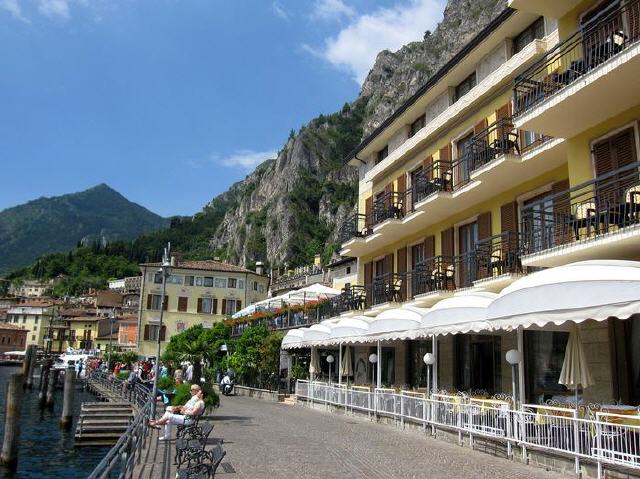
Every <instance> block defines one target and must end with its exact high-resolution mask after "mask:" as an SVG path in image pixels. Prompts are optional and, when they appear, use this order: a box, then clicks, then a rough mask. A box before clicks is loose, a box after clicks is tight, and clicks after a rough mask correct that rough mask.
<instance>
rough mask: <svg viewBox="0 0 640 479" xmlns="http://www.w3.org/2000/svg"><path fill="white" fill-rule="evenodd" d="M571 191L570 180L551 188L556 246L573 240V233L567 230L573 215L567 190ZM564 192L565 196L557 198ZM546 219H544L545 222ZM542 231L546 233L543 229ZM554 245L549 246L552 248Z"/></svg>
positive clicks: (559, 182) (560, 182)
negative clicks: (567, 222) (567, 224)
mask: <svg viewBox="0 0 640 479" xmlns="http://www.w3.org/2000/svg"><path fill="white" fill-rule="evenodd" d="M568 189H569V180H562V181H558V182H556V183H554V184H553V186H552V187H551V194H552V195H554V198H553V217H554V223H555V226H554V244H563V243H567V242H571V241H572V238H573V236H572V235H573V231H569V230H567V229H566V228H565V224H566V221H567V220H568V219H569V215H570V214H571V205H570V197H569V193H568V192H567V190H568ZM562 191H564V192H565V193H564V194H561V195H559V196H555V195H556V194H557V193H560V192H562ZM544 220H545V218H544V217H543V218H542V221H544ZM541 231H544V229H542V230H541ZM551 246H552V245H547V247H551Z"/></svg>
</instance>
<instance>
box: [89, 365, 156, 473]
mask: <svg viewBox="0 0 640 479" xmlns="http://www.w3.org/2000/svg"><path fill="white" fill-rule="evenodd" d="M87 381H88V382H89V381H95V382H97V383H99V384H100V385H102V386H103V387H107V389H109V390H111V391H113V392H116V393H119V394H120V395H121V396H122V398H123V399H127V400H128V401H129V402H131V403H132V404H133V405H134V406H136V407H135V409H137V414H135V415H134V419H133V421H132V422H131V423H130V424H129V427H127V430H126V431H125V432H124V433H123V434H122V436H120V439H118V442H117V443H116V444H115V445H114V446H113V447H112V448H111V449H110V450H109V452H108V453H107V454H106V455H105V457H104V458H103V459H102V460H101V461H100V462H99V463H98V465H97V466H96V467H95V468H94V469H93V471H92V472H91V474H89V476H88V479H111V478H112V477H113V478H118V479H126V478H132V477H133V470H134V468H135V466H136V465H137V464H139V463H140V452H141V450H142V448H143V447H144V446H145V445H146V439H147V435H148V434H149V425H148V419H149V418H150V417H151V409H152V405H153V400H154V398H153V397H152V393H151V391H149V390H148V389H147V388H145V387H144V386H142V385H140V384H136V385H135V387H134V388H133V389H132V390H130V391H129V392H128V393H127V394H124V395H123V394H122V385H123V383H124V381H122V380H120V379H117V378H114V379H113V381H109V379H108V376H107V374H106V373H104V372H97V373H94V374H93V375H91V376H90V377H89V378H88V379H87ZM135 409H134V410H135Z"/></svg>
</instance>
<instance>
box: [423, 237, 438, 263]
mask: <svg viewBox="0 0 640 479" xmlns="http://www.w3.org/2000/svg"><path fill="white" fill-rule="evenodd" d="M435 255H436V237H435V236H434V235H431V236H427V237H426V238H425V239H424V259H428V258H433V257H434V256H435Z"/></svg>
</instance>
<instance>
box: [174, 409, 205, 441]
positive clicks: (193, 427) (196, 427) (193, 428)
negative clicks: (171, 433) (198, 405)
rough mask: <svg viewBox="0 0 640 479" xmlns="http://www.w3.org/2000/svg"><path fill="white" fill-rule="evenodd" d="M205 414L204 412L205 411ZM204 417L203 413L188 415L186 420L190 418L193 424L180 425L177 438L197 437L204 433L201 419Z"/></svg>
mask: <svg viewBox="0 0 640 479" xmlns="http://www.w3.org/2000/svg"><path fill="white" fill-rule="evenodd" d="M203 414H204V413H203ZM201 418H202V414H201V415H199V416H186V417H185V420H187V419H190V420H191V424H181V425H178V428H177V431H176V437H177V438H182V437H186V438H189V437H191V438H197V437H199V436H201V435H202V430H201V428H200V419H201Z"/></svg>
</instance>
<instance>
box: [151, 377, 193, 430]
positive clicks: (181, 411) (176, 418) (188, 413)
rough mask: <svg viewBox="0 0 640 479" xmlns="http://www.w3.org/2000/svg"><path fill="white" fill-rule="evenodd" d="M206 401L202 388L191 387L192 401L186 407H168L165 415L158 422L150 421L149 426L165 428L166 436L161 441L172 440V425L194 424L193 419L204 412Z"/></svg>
mask: <svg viewBox="0 0 640 479" xmlns="http://www.w3.org/2000/svg"><path fill="white" fill-rule="evenodd" d="M204 409H205V406H204V400H203V398H202V388H201V387H200V386H198V385H197V384H192V385H191V399H189V400H188V401H187V403H186V404H185V405H184V406H168V407H167V408H166V410H165V413H164V415H163V416H162V417H161V418H160V419H158V420H157V421H153V420H150V421H149V426H151V427H154V428H157V429H160V426H164V436H162V437H161V438H160V439H159V440H160V441H168V440H170V439H171V425H172V424H176V425H185V426H188V425H190V424H192V423H193V419H192V418H193V417H196V416H200V415H201V414H202V413H203V412H204Z"/></svg>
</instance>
